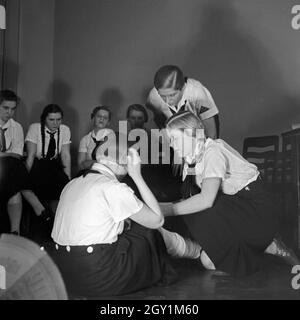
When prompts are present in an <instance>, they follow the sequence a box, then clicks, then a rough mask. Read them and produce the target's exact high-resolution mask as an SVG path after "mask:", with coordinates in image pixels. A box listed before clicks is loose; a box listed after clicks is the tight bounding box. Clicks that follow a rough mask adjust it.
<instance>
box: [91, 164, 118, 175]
mask: <svg viewBox="0 0 300 320" xmlns="http://www.w3.org/2000/svg"><path fill="white" fill-rule="evenodd" d="M92 169H94V170H97V171H99V172H101V173H103V174H106V175H109V176H111V177H113V178H115V179H117V177H116V175H115V174H114V172H113V171H112V170H111V169H110V168H109V167H107V166H106V165H104V164H102V163H98V162H97V163H94V164H93V166H92Z"/></svg>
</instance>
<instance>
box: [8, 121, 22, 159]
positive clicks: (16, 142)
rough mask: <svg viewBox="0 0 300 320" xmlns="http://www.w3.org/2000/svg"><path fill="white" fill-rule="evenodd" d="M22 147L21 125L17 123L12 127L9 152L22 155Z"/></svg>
mask: <svg viewBox="0 0 300 320" xmlns="http://www.w3.org/2000/svg"><path fill="white" fill-rule="evenodd" d="M23 149H24V133H23V128H22V127H21V125H19V124H18V125H17V126H16V127H15V129H14V134H13V137H12V147H11V149H10V150H9V152H12V153H17V154H19V155H20V156H22V155H23Z"/></svg>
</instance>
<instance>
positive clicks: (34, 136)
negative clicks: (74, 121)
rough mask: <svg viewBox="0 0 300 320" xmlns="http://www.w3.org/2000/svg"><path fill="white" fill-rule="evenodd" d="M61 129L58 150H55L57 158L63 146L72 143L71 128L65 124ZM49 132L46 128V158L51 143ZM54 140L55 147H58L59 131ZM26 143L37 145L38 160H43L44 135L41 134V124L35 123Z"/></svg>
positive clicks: (30, 129)
mask: <svg viewBox="0 0 300 320" xmlns="http://www.w3.org/2000/svg"><path fill="white" fill-rule="evenodd" d="M59 129H60V132H59V143H58V150H57V148H56V149H55V156H58V155H59V154H60V153H61V147H62V146H63V145H66V144H70V143H71V131H70V129H69V127H67V126H66V125H64V124H61V125H60V127H59ZM47 131H49V130H48V129H47V128H46V127H45V146H44V154H45V156H46V154H47V151H48V146H49V141H50V135H49V133H47ZM54 139H55V145H56V146H57V139H58V130H57V131H56V132H55V135H54ZM25 141H30V142H33V143H35V144H36V145H37V153H36V157H37V158H38V159H41V158H42V134H41V124H40V123H33V124H31V125H30V127H29V129H28V132H27V135H26V138H25Z"/></svg>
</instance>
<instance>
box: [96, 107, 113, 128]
mask: <svg viewBox="0 0 300 320" xmlns="http://www.w3.org/2000/svg"><path fill="white" fill-rule="evenodd" d="M93 121H94V127H95V128H98V129H104V128H106V127H107V126H108V125H109V112H108V111H106V110H103V109H101V110H99V111H98V112H97V113H96V114H95V116H94V119H93Z"/></svg>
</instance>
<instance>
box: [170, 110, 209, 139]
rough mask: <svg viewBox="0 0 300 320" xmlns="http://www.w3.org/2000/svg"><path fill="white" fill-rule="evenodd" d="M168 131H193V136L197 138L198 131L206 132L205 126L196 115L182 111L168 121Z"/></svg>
mask: <svg viewBox="0 0 300 320" xmlns="http://www.w3.org/2000/svg"><path fill="white" fill-rule="evenodd" d="M166 129H167V130H170V129H177V130H181V131H185V130H191V132H192V135H193V136H196V132H197V130H199V129H202V130H204V125H203V122H202V120H201V119H200V118H199V117H197V116H196V115H195V114H194V113H192V112H190V111H181V112H178V113H176V114H174V115H173V116H172V117H171V118H169V119H168V120H167V122H166Z"/></svg>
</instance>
